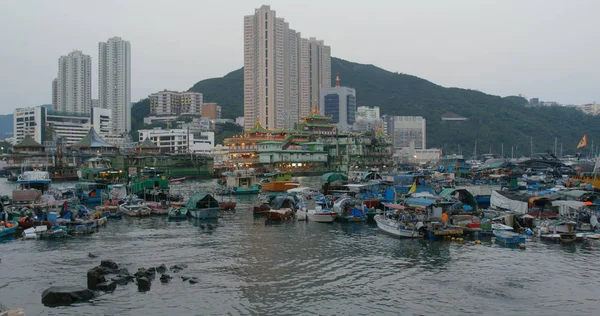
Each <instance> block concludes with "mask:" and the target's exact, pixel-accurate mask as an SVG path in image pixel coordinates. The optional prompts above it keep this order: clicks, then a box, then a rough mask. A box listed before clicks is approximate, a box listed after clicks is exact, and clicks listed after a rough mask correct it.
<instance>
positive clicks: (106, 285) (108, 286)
mask: <svg viewBox="0 0 600 316" xmlns="http://www.w3.org/2000/svg"><path fill="white" fill-rule="evenodd" d="M116 289H117V283H116V282H115V281H106V282H103V283H100V284H98V285H96V290H98V291H104V292H112V291H114V290H116Z"/></svg>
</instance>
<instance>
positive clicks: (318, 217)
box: [306, 211, 337, 223]
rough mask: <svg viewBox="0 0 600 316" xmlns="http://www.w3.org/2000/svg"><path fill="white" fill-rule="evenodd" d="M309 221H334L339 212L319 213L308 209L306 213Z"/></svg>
mask: <svg viewBox="0 0 600 316" xmlns="http://www.w3.org/2000/svg"><path fill="white" fill-rule="evenodd" d="M306 216H307V218H308V220H309V221H312V222H317V223H333V221H334V220H335V218H336V217H337V213H335V212H326V213H322V212H321V213H317V212H311V211H308V212H307V214H306Z"/></svg>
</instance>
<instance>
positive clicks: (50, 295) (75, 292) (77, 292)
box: [42, 286, 94, 306]
mask: <svg viewBox="0 0 600 316" xmlns="http://www.w3.org/2000/svg"><path fill="white" fill-rule="evenodd" d="M92 298H94V292H92V291H90V290H88V289H85V288H78V287H68V286H52V287H49V288H48V289H46V290H45V291H44V292H43V293H42V304H44V305H46V306H67V305H71V304H73V303H77V302H85V301H88V300H90V299H92Z"/></svg>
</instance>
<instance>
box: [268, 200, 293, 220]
mask: <svg viewBox="0 0 600 316" xmlns="http://www.w3.org/2000/svg"><path fill="white" fill-rule="evenodd" d="M295 211H296V200H295V199H294V197H292V196H289V195H281V196H277V197H275V199H274V200H273V202H272V207H271V209H270V210H268V211H267V212H266V213H265V217H266V218H267V219H268V220H273V221H283V220H287V219H290V218H292V217H293V216H294V213H295Z"/></svg>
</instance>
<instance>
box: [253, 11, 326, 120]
mask: <svg viewBox="0 0 600 316" xmlns="http://www.w3.org/2000/svg"><path fill="white" fill-rule="evenodd" d="M330 78H331V49H330V47H329V46H325V45H324V43H323V41H318V40H316V39H314V38H311V39H305V38H302V37H301V36H300V33H299V32H296V31H294V30H292V29H290V28H289V24H288V23H287V22H285V20H284V19H282V18H277V16H276V14H275V11H273V10H271V8H270V7H269V6H266V5H265V6H262V7H260V8H259V9H256V10H255V12H254V15H248V16H245V17H244V118H245V119H244V125H245V126H244V127H245V128H246V129H250V128H252V127H253V126H254V124H255V122H256V120H260V122H261V123H262V124H263V125H264V126H265V127H266V128H267V129H271V130H272V129H279V128H293V127H294V125H295V124H296V123H298V122H299V121H301V120H302V119H303V118H304V117H306V116H307V115H308V114H309V113H310V110H311V109H312V108H314V107H316V106H317V104H318V102H319V89H321V88H328V87H331V81H330V80H331V79H330Z"/></svg>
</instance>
